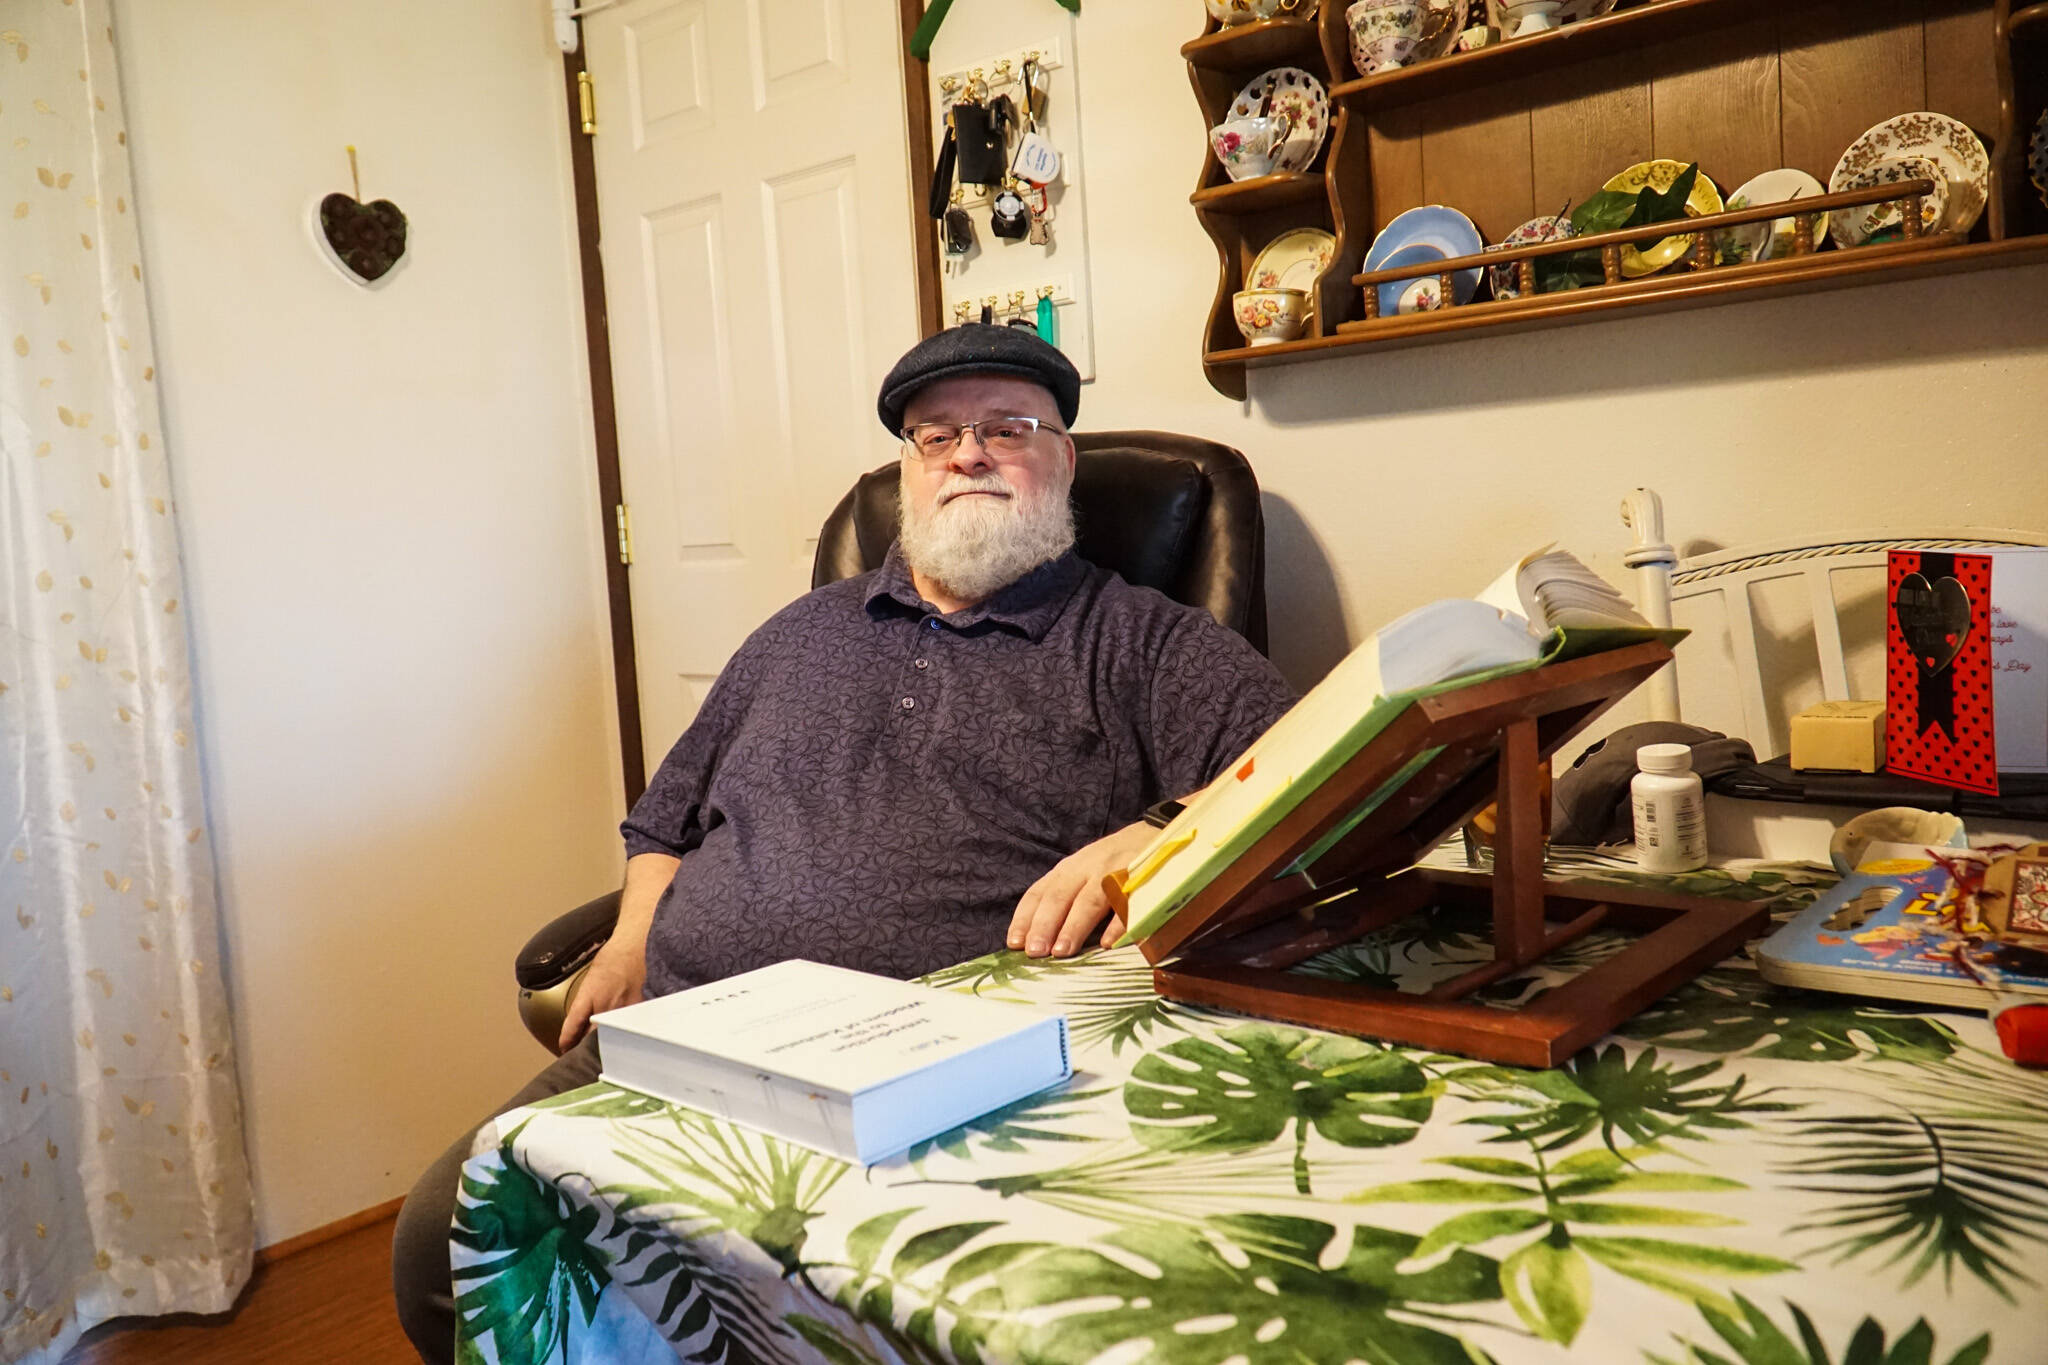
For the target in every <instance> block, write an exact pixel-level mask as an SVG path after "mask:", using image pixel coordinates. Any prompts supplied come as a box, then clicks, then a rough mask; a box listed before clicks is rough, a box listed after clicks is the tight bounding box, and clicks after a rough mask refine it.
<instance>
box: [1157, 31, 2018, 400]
mask: <svg viewBox="0 0 2048 1365" xmlns="http://www.w3.org/2000/svg"><path fill="white" fill-rule="evenodd" d="M1622 4H1623V7H1622V8H1620V9H1618V10H1616V11H1615V12H1614V13H1611V14H1608V15H1606V16H1603V17H1602V18H1599V19H1594V20H1589V21H1587V22H1585V23H1581V24H1574V25H1570V26H1567V27H1565V28H1563V29H1560V30H1558V31H1556V32H1554V33H1548V34H1543V35H1540V36H1537V37H1533V38H1525V39H1520V40H1518V41H1515V42H1508V43H1498V44H1494V45H1491V46H1488V47H1485V48H1481V49H1479V50H1478V51H1476V52H1470V53H1461V54H1453V55H1450V56H1446V57H1442V58H1439V59H1437V60H1436V61H1433V62H1427V63H1423V64H1420V65H1417V66H1414V67H1407V68H1402V69H1400V70H1397V71H1392V72H1386V73H1381V74H1378V75H1375V76H1372V77H1368V78H1362V79H1361V78H1357V77H1356V76H1355V74H1354V70H1353V67H1352V65H1351V60H1350V55H1349V53H1348V51H1347V44H1346V35H1345V30H1344V16H1343V10H1344V3H1343V0H1322V3H1321V7H1320V10H1319V12H1318V13H1317V14H1316V15H1315V16H1314V18H1312V19H1302V18H1287V19H1275V20H1268V21H1265V22H1264V23H1260V24H1249V25H1244V26H1242V27H1239V28H1233V29H1218V28H1216V26H1215V25H1214V22H1213V21H1211V23H1210V26H1209V29H1208V31H1207V32H1205V33H1204V34H1203V36H1201V37H1199V38H1196V39H1195V40H1193V41H1192V42H1190V43H1188V44H1186V45H1185V46H1184V47H1183V48H1182V52H1183V54H1184V55H1185V56H1186V57H1187V61H1188V73H1189V79H1190V82H1191V83H1192V84H1193V86H1194V91H1195V96H1196V101H1197V103H1198V104H1199V105H1200V107H1201V112H1202V116H1203V120H1204V123H1203V126H1204V129H1205V139H1204V140H1205V142H1206V129H1207V128H1208V127H1209V126H1212V125H1214V124H1215V123H1217V122H1220V121H1221V119H1222V118H1223V117H1224V116H1225V115H1226V112H1227V110H1228V108H1229V105H1230V102H1231V100H1232V99H1233V98H1234V96H1235V94H1236V92H1237V90H1238V89H1239V88H1240V87H1241V86H1242V85H1243V84H1244V83H1245V82H1247V81H1249V80H1250V79H1251V78H1252V77H1253V76H1256V75H1257V74H1258V73H1259V72H1260V71H1263V70H1265V69H1267V68H1268V67H1270V66H1274V65H1282V64H1284V65H1296V66H1301V67H1304V68H1306V69H1308V70H1309V71H1312V72H1314V73H1315V74H1316V76H1317V77H1318V78H1319V79H1322V80H1323V81H1324V82H1325V84H1326V86H1328V87H1329V89H1330V92H1331V109H1332V125H1333V126H1332V128H1331V131H1330V135H1329V138H1328V142H1327V145H1326V147H1325V149H1324V151H1323V153H1322V157H1321V160H1320V161H1319V162H1318V164H1317V166H1316V168H1314V169H1312V170H1310V171H1308V172H1303V173H1296V174H1294V175H1292V176H1288V177H1284V178H1283V177H1274V176H1267V177H1261V179H1259V180H1254V181H1245V182H1242V183H1241V184H1236V185H1233V184H1231V183H1230V181H1229V180H1228V178H1227V177H1226V176H1225V175H1224V173H1223V169H1222V167H1221V166H1220V165H1219V164H1218V163H1217V161H1216V159H1215V157H1214V156H1213V155H1211V154H1208V153H1207V149H1206V147H1205V149H1204V152H1205V155H1204V160H1203V167H1202V175H1201V179H1200V180H1199V181H1198V183H1197V186H1196V190H1195V192H1194V194H1193V195H1192V196H1191V202H1192V204H1193V205H1194V208H1195V213H1196V216H1197V218H1198V219H1199V220H1200V221H1201V222H1202V224H1203V227H1204V228H1205V229H1206V230H1207V231H1208V233H1209V235H1210V237H1211V239H1212V240H1213V241H1214V242H1215V243H1216V247H1217V255H1218V263H1219V269H1218V279H1217V289H1216V295H1215V298H1214V300H1213V303H1212V306H1211V308H1210V312H1209V316H1208V319H1207V323H1206V325H1205V328H1204V333H1203V338H1202V352H1203V364H1204V369H1205V372H1206V373H1207V376H1208V378H1209V381H1210V383H1211V384H1212V385H1213V386H1214V387H1215V388H1216V389H1218V390H1219V391H1220V392H1222V393H1225V394H1228V395H1229V396H1231V397H1234V398H1242V397H1243V396H1244V393H1245V372H1246V369H1247V368H1248V367H1263V366H1266V365H1272V364H1285V363H1292V362H1296V361H1301V360H1308V359H1313V358H1317V357H1322V356H1328V355H1332V354H1335V353H1338V352H1340V351H1343V350H1346V349H1355V348H1359V347H1380V348H1387V347H1392V346H1405V345H1417V344H1423V343H1425V342H1432V341H1443V340H1449V339H1452V338H1455V337H1460V336H1465V335H1468V334H1471V333H1473V332H1476V331H1485V330H1489V329H1503V330H1523V329H1528V328H1534V327H1542V326H1556V325H1561V324H1569V323H1578V322H1587V321H1592V320H1595V319H1599V318H1604V317H1609V316H1613V315H1616V314H1617V313H1626V312H1629V311H1666V310H1669V309H1673V308H1686V307H1704V306H1708V305H1712V304H1717V303H1731V302H1737V301H1740V300H1743V299H1748V298H1761V297H1770V296H1774V295H1779V294H1793V293H1801V292H1806V291H1810V290H1818V289H1832V288H1840V287H1844V286H1849V285H1855V284H1861V283H1866V282H1869V283H1875V282H1879V281H1884V280H1898V279H1913V278H1924V277H1928V276H1934V275H1942V274H1946V273H1950V272H1960V271H1969V270H1978V269H1985V268H1989V267H1995V266H2003V265H2017V264H2025V263H2032V262H2038V261H2043V260H2048V206H2044V205H2043V204H2042V202H2041V199H2040V197H2039V196H2038V195H2037V194H2036V193H2035V191H2034V189H2033V187H2032V186H2031V185H2030V184H2029V183H2028V179H2027V172H2026V165H2025V157H2026V139H2027V136H2028V134H2029V132H2030V131H2031V129H2032V127H2033V124H2034V121H2035V119H2037V118H2038V117H2039V115H2040V112H2041V110H2042V108H2043V107H2044V106H2048V0H2034V3H2031V4H2024V5H2016V4H2015V3H2014V0H1639V3H1635V4H1630V3H1629V0H1622ZM1311 32H1312V33H1313V36H1314V37H1315V39H1316V40H1317V41H1316V44H1315V45H1314V46H1312V47H1311V46H1309V45H1308V44H1307V39H1308V38H1309V36H1311ZM1333 77H1334V79H1332V78H1333ZM1920 109H1930V110H1935V111H1937V112H1940V113H1944V114H1948V115H1950V116H1952V117H1955V118H1957V119H1960V120H1961V121H1962V122H1964V123H1966V124H1968V125H1969V126H1970V127H1971V128H1972V129H1974V130H1975V131H1976V133H1977V135H1978V136H1979V137H1980V138H1981V139H1982V140H1983V142H1984V144H1985V147H1986V149H1987V150H1988V151H1989V152H1990V154H1991V161H1992V176H1991V187H1990V196H1989V203H1988V205H1987V207H1986V211H1985V213H1984V215H1983V218H1982V219H1981V221H1980V222H1979V223H1978V224H1977V225H1976V227H1975V228H1974V230H1973V231H1972V232H1971V233H1970V235H1969V239H1968V240H1967V241H1961V242H1954V243H1950V244H1940V243H1935V244H1928V243H1924V242H1923V243H1919V244H1915V245H1914V246H1913V247H1912V248H1910V249H1906V250H1893V249H1890V248H1869V247H1865V248H1861V249H1858V250H1855V251H1839V250H1834V249H1828V250H1823V251H1819V252H1816V253H1815V254H1813V255H1811V256H1806V257H1800V258H1795V259H1794V260H1790V261H1786V262H1782V263H1780V262H1770V263H1766V265H1764V266H1744V267H1724V268H1719V269H1714V270H1711V271H1706V272H1699V273H1691V272H1680V273H1665V274H1659V275H1655V276H1651V277H1649V278H1648V279H1645V280H1638V281H1632V282H1628V283H1626V284H1621V285H1611V286H1599V287H1595V288H1591V289H1580V290H1571V291H1564V292H1559V293H1554V294H1544V295H1540V296H1538V297H1536V298H1531V299H1523V300H1518V301H1515V302H1513V303H1503V304H1494V303H1484V304H1471V305H1466V306H1465V307H1462V308H1452V309H1447V310H1444V311H1442V312H1438V313H1429V314H1421V315H1415V316H1410V317H1400V318H1384V319H1375V320H1373V321H1371V322H1370V323H1367V322H1366V319H1365V311H1364V305H1363V292H1362V290H1361V289H1360V288H1358V287H1356V286H1355V285H1354V284H1353V283H1352V277H1353V276H1355V275H1357V274H1358V273H1359V272H1360V269H1361V267H1362V264H1363V261H1364V257H1365V252H1366V249H1367V248H1368V247H1369V246H1370V245H1371V243H1372V240H1373V238H1374V237H1375V236H1376V235H1377V234H1378V232H1379V231H1380V229H1381V228H1383V227H1385V226H1386V224H1387V223H1388V222H1389V221H1390V220H1391V219H1392V218H1394V217H1395V216H1396V215H1397V214H1399V213H1401V212H1403V211H1405V210H1407V209H1409V208H1413V207H1416V206H1417V205H1422V204H1448V205H1450V206H1452V207H1454V208H1457V209H1459V210H1461V211H1463V212H1464V213H1465V214H1466V215H1467V216H1468V217H1470V218H1471V219H1472V220H1473V222H1474V223H1475V224H1477V225H1478V227H1479V230H1480V232H1481V234H1482V236H1483V237H1484V239H1485V240H1486V241H1489V242H1497V241H1499V240H1501V238H1502V237H1503V236H1505V235H1506V234H1507V232H1508V231H1509V230H1511V229H1512V228H1514V227H1516V226H1517V225H1519V224H1520V223H1522V222H1524V221H1526V220H1528V219H1530V218H1534V217H1536V216H1538V215H1539V214H1545V213H1551V212H1555V211H1557V209H1558V207H1559V206H1560V205H1562V204H1566V203H1571V202H1577V201H1579V200H1581V199H1583V198H1584V197H1585V196H1586V195H1588V194H1591V193H1592V192H1594V191H1596V190H1598V189H1599V188H1600V186H1601V185H1602V183H1604V181H1605V180H1606V179H1607V178H1608V177H1609V176H1611V175H1613V174H1614V173H1615V172H1617V171H1619V170H1621V169H1623V168H1624V167H1626V166H1629V165H1631V164H1633V163H1635V162H1638V161H1643V160H1648V159H1651V158H1653V157H1668V158H1672V159H1675V160H1682V161H1693V160H1696V161H1698V162H1699V163H1700V168H1701V171H1702V173H1703V174H1705V175H1708V176H1710V177H1711V178H1712V179H1713V180H1714V182H1715V184H1716V185H1718V186H1719V187H1720V188H1721V191H1722V192H1723V194H1728V193H1732V192H1733V191H1734V189H1735V188H1736V187H1737V186H1739V185H1741V184H1742V183H1743V182H1744V181H1746V180H1748V179H1750V178H1751V177H1753V176H1755V175H1758V174H1760V173H1762V172H1763V171H1766V170H1770V169H1773V168H1775V167H1779V166H1796V167H1799V168H1801V169H1803V170H1805V171H1807V172H1809V173H1811V174H1812V175H1814V176H1815V177H1817V178H1818V179H1820V180H1821V181H1822V182H1823V183H1825V182H1826V181H1827V179H1828V177H1829V174H1830V172H1832V170H1833V169H1834V166H1835V163H1836V161H1837V159H1838V158H1839V157H1840V155H1841V153H1842V151H1843V150H1844V149H1845V148H1846V147H1847V146H1848V145H1849V143H1850V142H1852V141H1853V140H1854V139H1855V138H1856V137H1857V136H1858V135H1860V134H1861V133H1862V132H1863V130H1864V129H1866V128H1868V127H1870V126H1871V125H1873V124H1875V123H1878V122H1880V121H1881V120H1883V119H1886V118H1889V117H1892V116H1893V115H1896V114H1902V113H1909V112H1912V111H1915V110H1920ZM1298 227H1320V228H1323V229H1326V230H1328V231H1329V232H1331V233H1332V234H1334V235H1335V237H1336V239H1337V249H1336V253H1335V259H1334V260H1333V261H1332V262H1331V265H1330V267H1329V269H1327V270H1326V271H1324V273H1323V275H1322V277H1321V278H1320V279H1319V280H1318V281H1317V282H1316V285H1315V288H1314V291H1313V295H1314V297H1313V300H1312V302H1313V306H1314V319H1313V322H1312V332H1311V334H1310V335H1308V336H1305V337H1303V338H1302V339H1301V340H1299V341H1293V342H1286V343H1282V344H1280V345H1276V346H1264V347H1247V346H1245V345H1243V344H1242V338H1241V337H1240V335H1239V334H1238V330H1237V326H1236V323H1235V321H1234V320H1233V318H1232V316H1231V299H1232V296H1233V295H1234V294H1235V293H1236V292H1237V291H1238V290H1239V289H1240V288H1241V287H1242V282H1243V280H1244V277H1245V274H1246V272H1247V271H1248V269H1249V267H1250V265H1251V262H1252V260H1253V258H1254V257H1256V256H1257V254H1258V252H1259V251H1260V250H1261V249H1262V248H1263V247H1264V246H1265V245H1266V244H1267V243H1268V242H1270V241H1271V240H1273V238H1275V237H1276V236H1278V235H1279V234H1280V233H1282V232H1284V231H1287V230H1289V229H1291V228H1298Z"/></svg>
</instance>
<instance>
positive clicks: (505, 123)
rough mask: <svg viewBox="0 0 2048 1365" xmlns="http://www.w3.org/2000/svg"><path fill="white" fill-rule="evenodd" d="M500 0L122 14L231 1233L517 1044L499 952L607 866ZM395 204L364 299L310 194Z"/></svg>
mask: <svg viewBox="0 0 2048 1365" xmlns="http://www.w3.org/2000/svg"><path fill="white" fill-rule="evenodd" d="M543 15H544V7H543V6H541V5H539V4H537V3H524V4H508V3H502V2H501V0H460V2H457V0H440V2H438V3H433V4H420V3H416V2H414V0H357V3H354V4H351V5H347V6H343V7H338V8H337V7H333V6H315V5H305V4H290V5H281V4H276V3H273V2H272V0H210V3H207V4H203V5H198V4H175V5H173V4H166V3H161V2H160V0H158V2H151V3H146V2H144V0H120V2H119V3H117V4H116V5H115V26H116V34H117V40H118V42H119V49H120V55H121V61H122V64H123V84H124V87H125V91H126V95H127V104H128V115H129V120H130V130H131V131H130V136H131V144H130V145H131V147H132V150H133V154H134V158H135V169H136V200H137V204H138V207H139V211H140V214H141V227H142V238H143V246H144V256H145V270H146V271H147V272H148V274H147V279H148V283H149V290H150V300H151V305H152V308H153V313H154V326H155V333H156V342H157V354H158V358H159V367H160V370H161V382H162V388H163V399H164V409H165V423H166V434H167V439H168V440H169V441H170V453H171V461H172V469H173V472H174V475H175V478H176V487H177V491H178V511H179V518H180V529H181V534H182V537H183V542H184V547H185V554H186V566H187V570H188V573H189V575H190V579H191V584H190V597H191V599H192V608H193V610H192V620H193V631H194V641H193V643H194V652H195V656H196V662H197V668H198V678H199V711H200V723H201V730H202V735H203V740H204V748H203V760H204V763H205V774H206V779H207V792H208V800H209V806H210V809H211V813H212V834H213V841H214V848H215V851H216V854H217V856H218V858H219V862H220V884H221V894H222V899H223V909H224V921H225V926H226V927H225V932H226V936H227V939H228V968H229V973H230V981H231V987H232V991H233V1001H234V1005H235V1011H236V1034H237V1046H238V1049H239V1053H240V1064H241V1077H242V1083H243V1097H244V1101H245V1104H246V1107H247V1113H248V1132H249V1148H250V1153H251V1156H252V1158H253V1159H254V1163H255V1175H256V1189H257V1211H258V1233H259V1236H258V1240H259V1243H263V1244H268V1243H272V1242H275V1241H278V1240H281V1239H283V1238H286V1237H290V1236H293V1235H295V1234H297V1233H299V1232H302V1231H304V1230H307V1229H309V1228H312V1227H316V1226H319V1225H321V1224H324V1223H327V1222H330V1221H333V1220H335V1219H337V1218H341V1217H344V1216H346V1215H348V1214H351V1213H354V1212H356V1211H358V1210H361V1209H364V1208H366V1207H368V1206H371V1205H374V1204H377V1203H379V1202H381V1201H383V1200H385V1199H388V1198H390V1197H392V1196H394V1195H397V1194H400V1193H403V1192H404V1191H405V1190H406V1189H407V1188H408V1187H409V1186H410V1185H411V1183H412V1181H413V1179H414V1177H415V1176H416V1175H417V1174H418V1172H419V1170H420V1169H421V1167H423V1166H424V1165H425V1163H426V1162H427V1161H429V1160H430V1159H432V1157H433V1156H434V1155H436V1154H437V1153H438V1152H439V1151H440V1149H441V1148H442V1147H443V1146H444V1145H445V1144H446V1143H447V1142H448V1141H450V1140H452V1138H453V1137H454V1136H455V1135H456V1133H457V1132H458V1131H459V1130H460V1129H461V1128H463V1127H465V1126H466V1125H467V1124H469V1123H470V1122H473V1121H474V1120H476V1119H477V1118H479V1117H481V1116H482V1115H483V1113H484V1112H485V1111H486V1110H487V1108H488V1106H490V1105H492V1104H494V1103H496V1102H497V1101H498V1100H501V1099H503V1098H504V1097H505V1096H506V1095H508V1094H509V1093H511V1091H512V1090H513V1089H514V1088H515V1087H516V1086H518V1085H519V1084H521V1083H523V1082H524V1080H525V1079H526V1078H527V1077H528V1076H530V1075H531V1074H532V1073H533V1072H534V1071H535V1070H536V1069H538V1067H539V1066H540V1065H541V1064H542V1063H543V1062H545V1061H546V1055H545V1054H544V1053H543V1052H541V1050H540V1049H539V1048H538V1047H536V1046H535V1044H534V1043H533V1042H532V1040H531V1039H529V1038H527V1037H526V1035H525V1034H524V1032H523V1031H522V1030H521V1029H520V1027H519V1025H518V1021H517V1019H516V1017H515V1016H514V1013H513V987H512V979H511V959H512V955H513V953H514V952H515V951H516V949H517V947H518V945H519V944H520V943H521V942H523V941H524V939H525V937H526V935H527V934H528V933H530V932H531V931H532V930H533V929H534V928H536V927H538V925H539V924H540V923H541V922H542V921H543V920H544V919H545V918H546V917H548V916H549V915H550V914H552V913H554V912H556V911H559V910H562V909H566V908H568V907H569V906H571V905H574V904H577V903H579V902H581V901H582V900H584V899H586V898H587V897H589V896H591V895H594V894H596V893H597V892H599V891H601V890H603V889H604V888H605V887H606V886H607V885H612V884H616V882H615V879H616V877H617V875H618V860H619V856H620V855H619V845H618V841H617V838H616V835H615V833H614V830H613V826H614V824H615V822H616V821H617V819H618V818H619V797H618V795H617V793H618V789H619V786H618V777H617V772H616V768H617V761H618V760H617V741H616V738H615V730H614V728H613V721H612V717H611V714H610V710H609V706H610V700H609V698H610V692H609V688H610V679H609V659H608V653H607V639H608V637H607V635H606V624H605V617H604V610H603V598H602V580H601V573H602V570H601V564H602V559H601V554H602V550H601V547H600V544H599V529H598V528H599V524H600V523H599V515H598V510H597V506H596V492H595V487H594V478H593V474H592V469H593V464H592V456H591V453H590V449H589V443H590V439H591V437H590V421H589V415H588V396H587V383H586V380H585V378H584V374H583V364H582V355H583V350H582V348H583V329H582V314H581V304H580V285H579V282H578V280H577V276H576V273H575V257H574V220H573V214H572V209H571V205H570V201H569V183H570V181H569V168H568V152H567V136H566V131H565V120H564V118H563V116H562V112H561V109H562V106H561V65H560V57H559V54H557V53H556V52H555V51H554V49H553V48H552V46H551V45H550V44H549V42H548V40H547V34H546V26H545V21H544V18H543ZM349 143H354V144H355V145H356V146H357V148H358V149H359V155H360V158H361V164H362V175H363V191H364V195H365V197H366V198H379V197H382V198H389V199H391V200H393V201H395V202H396V203H397V204H398V205H399V206H400V207H401V208H403V209H404V210H405V211H406V212H407V214H408V215H409V216H410V219H411V227H412V237H411V244H410V248H409V253H408V254H409V256H410V258H411V259H410V260H409V261H408V262H407V263H406V264H405V265H403V266H402V268H401V269H400V271H399V272H398V273H397V274H396V275H395V276H393V277H392V278H391V279H390V281H389V283H388V284H387V285H386V287H384V288H382V289H378V290H364V289H360V288H358V287H357V286H355V285H353V284H350V283H348V282H346V281H344V280H343V279H341V278H340V277H339V276H338V275H337V274H336V272H335V271H334V270H333V269H332V268H331V267H330V266H329V265H328V264H327V262H326V261H325V260H323V259H322V258H321V257H319V256H318V255H316V254H315V251H314V248H313V246H312V244H311V241H310V238H309V235H308V230H307V226H306V223H307V217H308V214H309V212H310V210H311V207H312V205H313V204H314V203H315V202H316V201H317V200H318V198H319V197H320V196H321V195H322V194H325V193H327V192H329V191H332V190H336V189H341V190H346V189H347V188H348V186H349V178H348V162H347V159H346V157H345V155H344V153H343V147H344V145H345V144H349Z"/></svg>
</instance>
